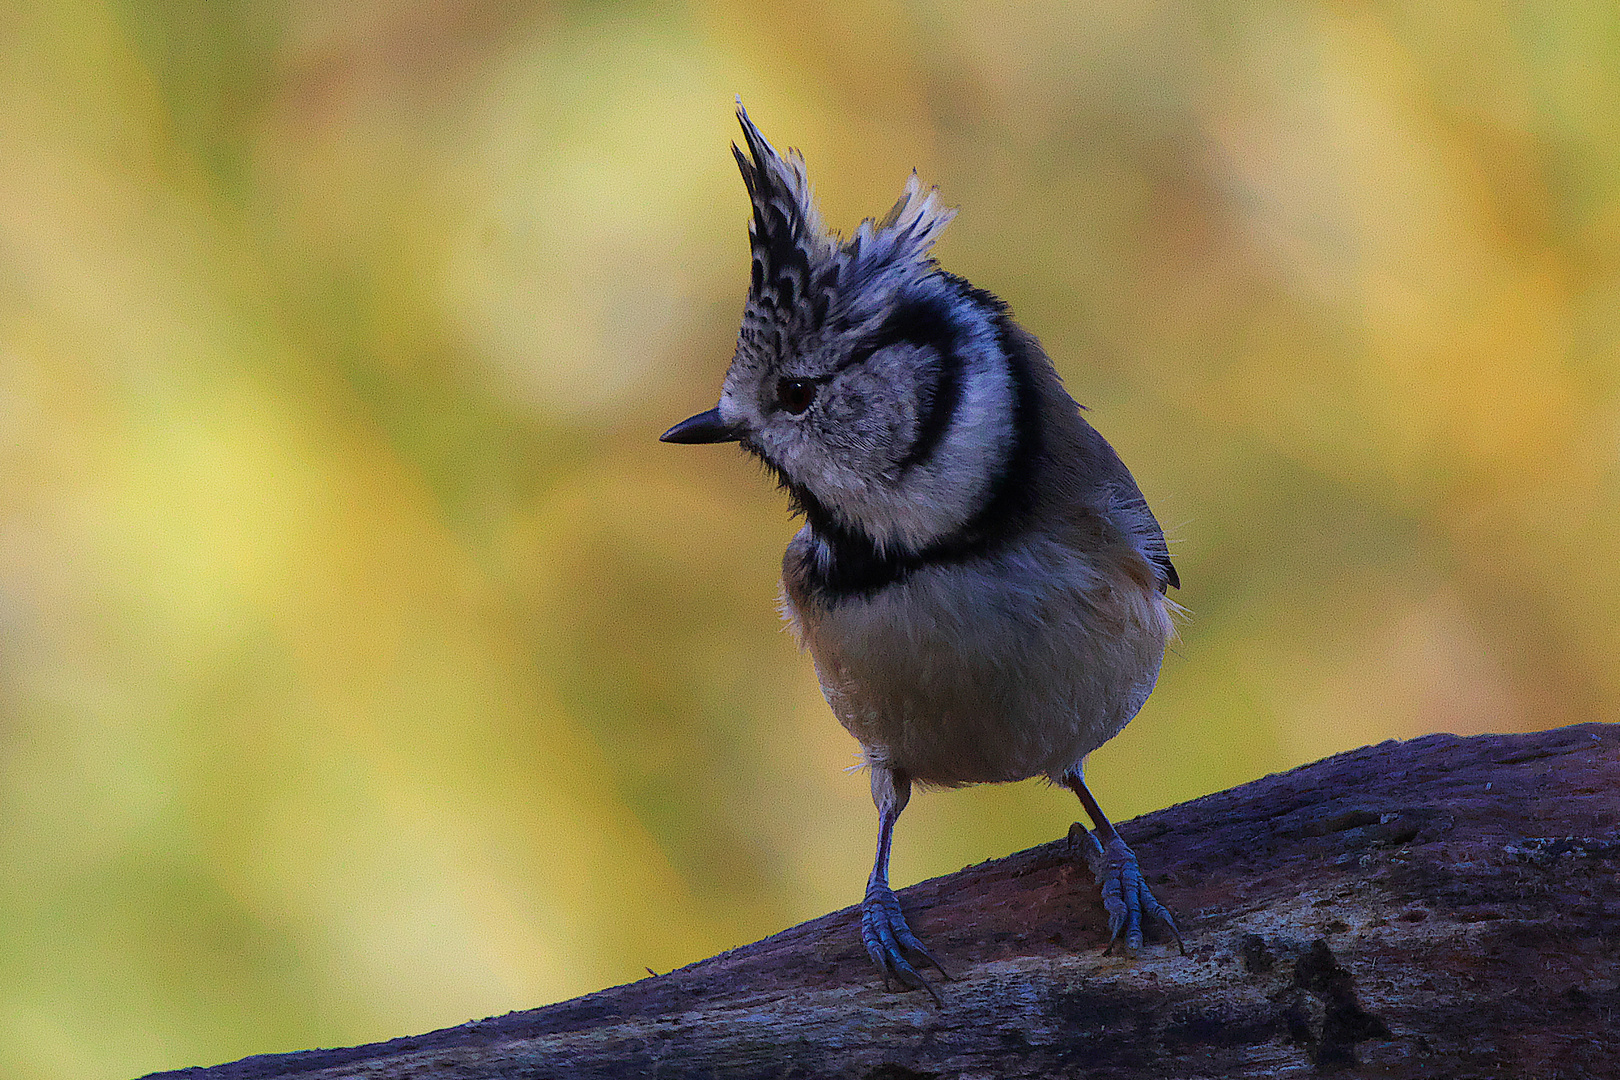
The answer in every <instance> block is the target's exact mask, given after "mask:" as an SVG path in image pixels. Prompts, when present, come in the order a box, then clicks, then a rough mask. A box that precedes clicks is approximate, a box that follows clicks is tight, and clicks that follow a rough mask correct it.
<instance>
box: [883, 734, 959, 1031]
mask: <svg viewBox="0 0 1620 1080" xmlns="http://www.w3.org/2000/svg"><path fill="white" fill-rule="evenodd" d="M910 798H911V777H909V776H907V775H906V774H905V773H904V772H902V771H900V770H898V769H889V768H885V767H883V766H881V765H874V766H872V801H873V802H875V803H876V804H877V809H878V847H877V858H876V860H875V861H874V862H873V863H872V876H871V877H870V878H869V879H868V880H867V882H866V899H865V900H864V901H863V902H862V903H861V941H863V942H865V944H866V952H867V955H869V956H870V957H871V958H872V962H873V963H874V964H876V965H877V966H878V970H880V971H882V972H883V985H884V986H887V985H889V976H891V975H892V976H894V978H895V979H896V980H897V981H898V982H899V983H900V985H901V986H905V987H909V988H911V989H923V990H926V991H928V993H929V994H931V995H932V996H933V998H934V1001H935V1002H936V1003H938V1004H943V1002H942V1001H941V1000H940V996H939V991H937V990H935V989H934V987H933V984H931V983H930V982H929V981H928V980H927V979H925V978H923V976H922V974H921V973H920V972H919V971H918V970H917V968H916V967H915V966H914V965H917V964H923V963H928V964H932V965H934V967H935V968H937V969H938V970H939V973H940V974H941V975H943V976H945V978H946V979H949V978H950V975H948V974H946V972H945V969H944V968H943V967H940V964H939V961H938V960H935V959H934V957H933V955H932V954H931V953H930V952H929V951H928V950H927V949H926V948H924V947H923V943H922V942H920V941H918V940H917V936H916V935H915V934H913V933H912V932H911V927H909V926H907V925H906V917H905V916H904V915H903V914H901V912H900V898H899V897H897V896H895V895H894V890H893V889H891V888H889V844H890V841H891V840H893V838H894V823H895V821H896V820H897V819H898V818H899V817H900V811H902V810H904V809H905V808H906V803H907V802H908V801H909V800H910Z"/></svg>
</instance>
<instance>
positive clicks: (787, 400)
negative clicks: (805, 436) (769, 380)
mask: <svg viewBox="0 0 1620 1080" xmlns="http://www.w3.org/2000/svg"><path fill="white" fill-rule="evenodd" d="M814 400H816V384H815V383H813V382H811V381H810V380H809V379H778V380H776V403H777V404H778V405H780V406H782V408H783V409H785V410H787V411H788V412H790V413H792V414H793V415H794V416H798V415H799V414H800V413H802V412H804V410H806V409H808V408H809V407H810V403H811V402H812V401H814Z"/></svg>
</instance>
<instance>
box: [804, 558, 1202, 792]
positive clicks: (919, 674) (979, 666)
mask: <svg viewBox="0 0 1620 1080" xmlns="http://www.w3.org/2000/svg"><path fill="white" fill-rule="evenodd" d="M1124 557H1130V558H1135V557H1137V556H1136V555H1135V553H1134V552H1129V553H1126V555H1125V556H1121V558H1124ZM1029 562H1030V565H1029V566H1027V567H1025V566H1023V565H1020V564H1019V563H1017V562H1012V563H1009V564H1007V565H1002V566H999V567H998V572H997V573H995V574H991V575H986V574H985V573H984V572H983V570H982V569H980V570H978V571H977V572H975V570H974V569H973V568H972V567H971V566H963V565H956V566H944V567H929V568H925V569H923V570H920V571H917V572H915V573H913V574H912V575H911V576H910V577H909V578H907V579H906V580H905V581H904V582H902V583H899V584H897V585H893V586H890V587H889V588H887V589H884V590H883V591H881V592H879V593H877V594H876V595H874V596H872V597H869V598H856V599H846V600H844V601H842V602H840V603H838V604H836V605H834V606H831V607H827V608H822V607H818V606H816V605H815V604H814V603H812V602H809V601H807V600H806V599H805V598H803V597H795V596H794V594H793V591H792V589H791V588H790V589H789V590H788V605H787V606H788V612H789V615H790V616H791V617H792V618H793V619H794V622H795V625H796V626H797V628H798V629H799V632H800V635H801V638H802V640H803V641H804V643H805V644H806V645H807V646H808V647H809V649H810V652H811V654H812V656H813V657H814V658H815V662H816V671H817V674H818V675H819V676H820V679H821V686H822V690H823V692H824V693H825V694H826V697H827V702H828V704H829V705H831V706H832V710H833V713H834V714H835V715H836V716H837V717H838V719H839V720H840V721H841V722H842V723H843V725H844V726H845V727H846V728H848V729H849V731H850V733H851V734H853V735H854V736H855V737H856V738H857V739H859V740H860V742H861V745H862V746H863V747H864V748H865V752H866V756H867V758H868V760H869V761H871V762H872V763H874V764H881V765H886V766H889V767H892V768H897V769H903V770H905V771H906V772H908V773H909V774H911V776H912V778H913V779H915V780H918V781H921V782H923V783H931V784H940V785H953V784H970V783H983V782H995V781H1004V780H1022V779H1024V778H1026V777H1030V776H1041V775H1045V776H1052V777H1057V776H1059V775H1061V774H1062V773H1063V772H1064V771H1065V770H1066V769H1069V768H1071V767H1072V766H1075V765H1077V764H1079V763H1080V761H1081V760H1082V759H1083V758H1084V757H1085V756H1086V755H1087V754H1089V753H1090V752H1091V751H1093V750H1095V749H1096V748H1097V747H1099V746H1101V745H1102V744H1103V743H1104V742H1106V741H1107V740H1109V739H1110V738H1112V737H1113V736H1114V735H1116V734H1118V733H1119V731H1120V729H1122V728H1123V727H1124V726H1125V725H1126V724H1127V723H1129V722H1130V720H1131V718H1132V717H1133V716H1135V715H1136V712H1137V710H1138V709H1140V708H1141V707H1142V703H1143V702H1144V701H1146V700H1147V696H1148V693H1149V692H1150V691H1151V690H1152V689H1153V684H1154V681H1155V680H1156V679H1157V678H1158V671H1159V664H1160V662H1161V660H1162V659H1163V656H1164V647H1165V643H1166V641H1167V640H1168V637H1169V634H1170V621H1169V614H1168V610H1167V604H1166V602H1165V600H1164V599H1163V597H1162V596H1161V595H1160V594H1159V593H1158V591H1157V590H1155V589H1151V588H1145V587H1143V586H1142V585H1141V584H1139V580H1140V575H1132V574H1130V573H1128V572H1127V569H1128V568H1127V567H1125V566H1122V565H1120V564H1119V563H1117V562H1116V561H1115V560H1114V559H1111V558H1106V557H1098V556H1087V557H1084V558H1082V557H1079V556H1074V555H1072V554H1070V555H1069V556H1068V558H1067V559H1065V560H1061V561H1058V562H1057V563H1056V564H1055V565H1054V562H1053V561H1051V560H1050V559H1041V560H1029ZM1026 570H1027V571H1028V572H1023V571H1026Z"/></svg>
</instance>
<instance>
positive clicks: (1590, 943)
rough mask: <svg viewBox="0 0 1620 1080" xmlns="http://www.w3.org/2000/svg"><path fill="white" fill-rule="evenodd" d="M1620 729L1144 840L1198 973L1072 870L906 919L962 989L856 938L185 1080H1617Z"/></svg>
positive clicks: (950, 901)
mask: <svg viewBox="0 0 1620 1080" xmlns="http://www.w3.org/2000/svg"><path fill="white" fill-rule="evenodd" d="M1617 823H1620V728H1617V727H1615V726H1611V725H1603V724H1583V725H1578V726H1575V727H1569V728H1562V729H1559V730H1556V731H1546V732H1539V733H1535V734H1528V735H1493V736H1479V737H1475V738H1467V739H1465V738H1458V737H1456V736H1452V735H1432V736H1428V737H1426V738H1422V739H1416V740H1413V741H1411V742H1406V743H1395V742H1387V743H1382V744H1380V745H1378V746H1370V747H1366V748H1364V749H1361V750H1356V751H1353V752H1351V753H1348V754H1340V755H1339V756H1337V757H1333V758H1329V759H1327V760H1326V761H1321V762H1317V763H1316V764H1314V765H1308V766H1305V767H1303V768H1300V769H1295V770H1294V771H1292V772H1289V773H1284V774H1281V775H1277V776H1269V777H1266V778H1265V779H1263V780H1257V781H1255V782H1254V783H1251V784H1245V785H1243V786H1242V787H1239V788H1234V789H1233V790H1231V791H1225V792H1221V793H1220V794H1217V795H1210V796H1207V797H1205V798H1202V799H1197V800H1194V801H1193V802H1189V803H1184V804H1182V805H1180V806H1175V807H1171V808H1170V809H1168V810H1163V811H1160V812H1159V813H1156V814H1149V815H1147V816H1146V817H1142V818H1138V819H1136V820H1135V821H1132V822H1127V823H1125V824H1124V825H1123V826H1122V827H1121V832H1122V833H1123V835H1124V836H1125V837H1126V838H1127V840H1128V841H1129V842H1130V843H1131V844H1132V845H1133V846H1134V848H1135V849H1136V852H1137V854H1138V856H1139V857H1140V859H1141V862H1142V866H1143V867H1144V869H1145V871H1146V873H1147V874H1148V875H1149V878H1150V880H1151V881H1152V882H1153V883H1154V888H1155V891H1156V892H1157V894H1158V896H1159V898H1160V899H1162V900H1164V901H1165V902H1166V903H1167V904H1169V905H1170V907H1171V908H1172V909H1173V910H1175V911H1177V912H1178V913H1179V917H1180V922H1181V927H1182V931H1183V933H1184V934H1185V935H1186V939H1187V952H1188V955H1186V956H1181V955H1179V954H1178V953H1177V952H1176V950H1175V949H1174V948H1173V947H1171V946H1168V945H1166V944H1164V943H1163V942H1162V941H1159V942H1150V944H1149V945H1148V946H1147V947H1146V948H1145V949H1143V951H1142V952H1141V954H1140V955H1138V956H1137V957H1135V958H1126V957H1123V956H1119V955H1113V956H1110V955H1106V954H1105V953H1104V951H1103V947H1104V944H1105V933H1106V931H1105V929H1104V926H1105V923H1104V917H1103V912H1102V906H1101V904H1100V903H1099V901H1098V900H1097V898H1096V891H1095V889H1094V888H1093V886H1092V882H1091V879H1090V876H1089V874H1088V872H1087V871H1086V870H1085V868H1084V864H1083V863H1082V862H1080V861H1079V860H1077V859H1076V858H1074V857H1073V856H1072V854H1071V851H1070V846H1069V843H1068V841H1067V840H1059V841H1056V842H1053V843H1050V844H1045V845H1043V846H1041V847H1038V848H1034V849H1032V850H1030V851H1025V852H1021V853H1019V854H1017V855H1013V856H1011V857H1009V858H1006V859H999V860H996V861H994V862H989V863H984V864H981V865H979V866H973V867H969V868H967V869H965V870H962V871H960V872H958V873H955V874H951V875H949V876H947V877H942V878H936V879H934V880H933V881H927V882H924V883H922V884H921V885H918V886H916V887H914V888H911V889H907V890H905V891H904V892H903V893H902V894H901V901H902V903H903V905H904V907H905V909H906V911H907V912H908V914H909V916H910V918H911V922H912V925H913V927H914V928H915V929H916V930H917V932H918V933H919V935H920V936H921V937H922V938H923V939H924V940H925V941H927V942H928V943H929V944H930V946H931V947H932V948H933V949H934V951H935V953H936V955H938V956H939V957H940V959H941V960H942V961H943V962H944V963H945V964H946V966H947V967H948V968H950V969H951V970H952V973H953V974H954V975H955V976H956V981H954V982H951V983H948V984H945V985H944V986H943V987H942V990H943V994H944V998H945V1003H944V1005H943V1006H942V1007H937V1006H935V1005H934V1004H933V1003H932V1002H931V1001H930V1000H929V998H928V997H927V995H925V994H921V993H891V992H888V991H885V990H884V988H883V987H882V986H881V984H880V983H879V981H878V978H877V975H876V973H875V972H874V970H873V969H872V967H871V965H870V962H869V961H868V960H867V958H866V955H865V953H864V951H863V950H862V948H861V944H860V935H859V931H858V926H857V922H858V917H857V913H856V911H855V910H854V909H846V910H844V911H839V912H835V913H833V914H831V915H828V916H825V917H823V918H820V919H817V920H815V921H813V922H809V923H805V924H803V925H801V926H796V927H794V928H792V929H791V930H785V931H783V932H782V933H780V934H777V935H775V936H774V937H770V938H767V939H765V940H764V941H760V942H757V943H755V944H753V945H749V946H747V947H745V948H741V949H737V950H735V951H733V952H729V953H725V954H722V955H720V956H716V957H713V958H711V959H708V960H704V961H702V962H701V963H697V964H693V965H692V966H690V967H687V968H683V969H681V970H680V971H676V972H672V973H670V974H668V975H662V976H659V977H657V978H649V979H644V980H642V981H641V982H637V983H632V984H630V985H628V986H620V987H615V988H614V989H611V990H604V991H602V992H600V993H596V994H591V995H588V996H586V997H582V998H577V999H575V1000H573V1001H565V1002H562V1003H561V1004H557V1005H552V1006H549V1007H546V1008H543V1009H536V1010H533V1011H531V1012H523V1013H511V1014H509V1015H507V1016H503V1017H497V1018H493V1019H489V1020H482V1021H478V1022H476V1023H470V1024H465V1025H462V1026H461V1027H457V1028H449V1029H446V1030H444V1031H437V1032H433V1033H431V1034H428V1035H421V1036H416V1037H414V1038H405V1039H396V1040H394V1041H392V1042H387V1043H379V1044H376V1045H372V1046H362V1047H356V1048H353V1049H348V1050H313V1051H306V1052H304V1053H299V1054H285V1055H276V1056H267V1057H258V1058H249V1059H247V1060H245V1061H239V1062H236V1063H235V1064H231V1065H222V1066H219V1067H217V1068H213V1069H206V1070H186V1071H184V1072H180V1073H170V1074H165V1075H166V1076H167V1077H169V1078H170V1080H178V1078H179V1077H186V1078H187V1080H227V1078H229V1080H249V1078H252V1080H270V1078H275V1080H287V1078H293V1077H297V1078H300V1080H316V1078H322V1080H325V1078H332V1077H340V1076H345V1077H346V1076H364V1077H374V1078H390V1080H392V1078H403V1077H429V1076H432V1077H441V1076H442V1077H457V1078H466V1080H471V1078H476V1077H525V1078H542V1077H570V1078H578V1077H634V1076H658V1077H728V1078H729V1077H762V1078H763V1077H773V1078H774V1077H822V1076H826V1077H850V1078H856V1077H859V1078H863V1080H907V1078H911V1080H916V1078H922V1077H935V1076H938V1077H957V1076H974V1077H1054V1076H1073V1077H1138V1076H1153V1077H1222V1078H1228V1077H1259V1076H1266V1077H1286V1076H1296V1075H1309V1074H1312V1073H1315V1072H1322V1071H1334V1070H1343V1071H1344V1074H1347V1075H1367V1076H1381V1077H1497V1076H1501V1077H1547V1078H1551V1077H1617V1076H1620V983H1617V979H1620V965H1617V958H1616V952H1617V946H1620V887H1617V886H1620V882H1617V880H1616V878H1617V876H1620V874H1617V868H1620V832H1617Z"/></svg>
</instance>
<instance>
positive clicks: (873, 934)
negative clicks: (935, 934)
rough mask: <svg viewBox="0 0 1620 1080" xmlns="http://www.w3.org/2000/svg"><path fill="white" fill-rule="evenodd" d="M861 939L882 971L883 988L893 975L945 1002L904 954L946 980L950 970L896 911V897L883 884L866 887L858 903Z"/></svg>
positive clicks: (912, 987) (938, 1000) (897, 904)
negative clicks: (929, 966)
mask: <svg viewBox="0 0 1620 1080" xmlns="http://www.w3.org/2000/svg"><path fill="white" fill-rule="evenodd" d="M861 941H862V942H863V943H864V944H865V945H866V954H867V955H868V956H870V957H871V958H872V962H873V963H874V964H876V965H877V967H878V970H879V971H881V972H882V973H883V986H884V988H885V989H888V988H889V978H890V976H893V977H894V979H895V981H897V982H898V983H899V984H900V985H901V986H902V987H905V988H907V989H911V990H926V991H927V992H928V995H929V996H930V997H932V998H933V999H934V1001H935V1003H936V1004H939V1005H943V1004H945V1001H944V999H943V998H941V997H940V996H939V991H938V990H936V989H935V988H934V984H933V983H931V982H929V981H928V979H927V978H926V977H925V976H924V975H923V974H922V972H920V971H918V970H917V968H916V966H915V965H914V964H913V963H912V961H911V959H908V955H907V954H910V956H911V957H915V958H916V960H917V962H918V963H925V962H926V963H928V964H932V965H933V966H934V967H935V969H937V970H938V971H939V973H940V975H941V976H943V977H944V978H945V979H946V981H949V980H950V977H951V976H950V973H949V972H947V971H946V970H945V968H944V967H943V966H942V965H941V964H940V962H939V961H938V960H936V959H934V955H933V954H932V953H930V952H929V951H928V949H927V948H926V947H924V945H923V943H922V942H921V941H919V940H918V939H917V936H916V935H915V934H913V933H912V932H911V927H909V926H907V925H906V917H905V915H904V914H903V913H902V912H901V911H900V900H899V898H898V897H896V896H895V895H894V892H893V890H891V889H889V888H888V887H887V886H882V885H873V886H868V888H867V890H866V902H865V903H863V904H862V905H861Z"/></svg>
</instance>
